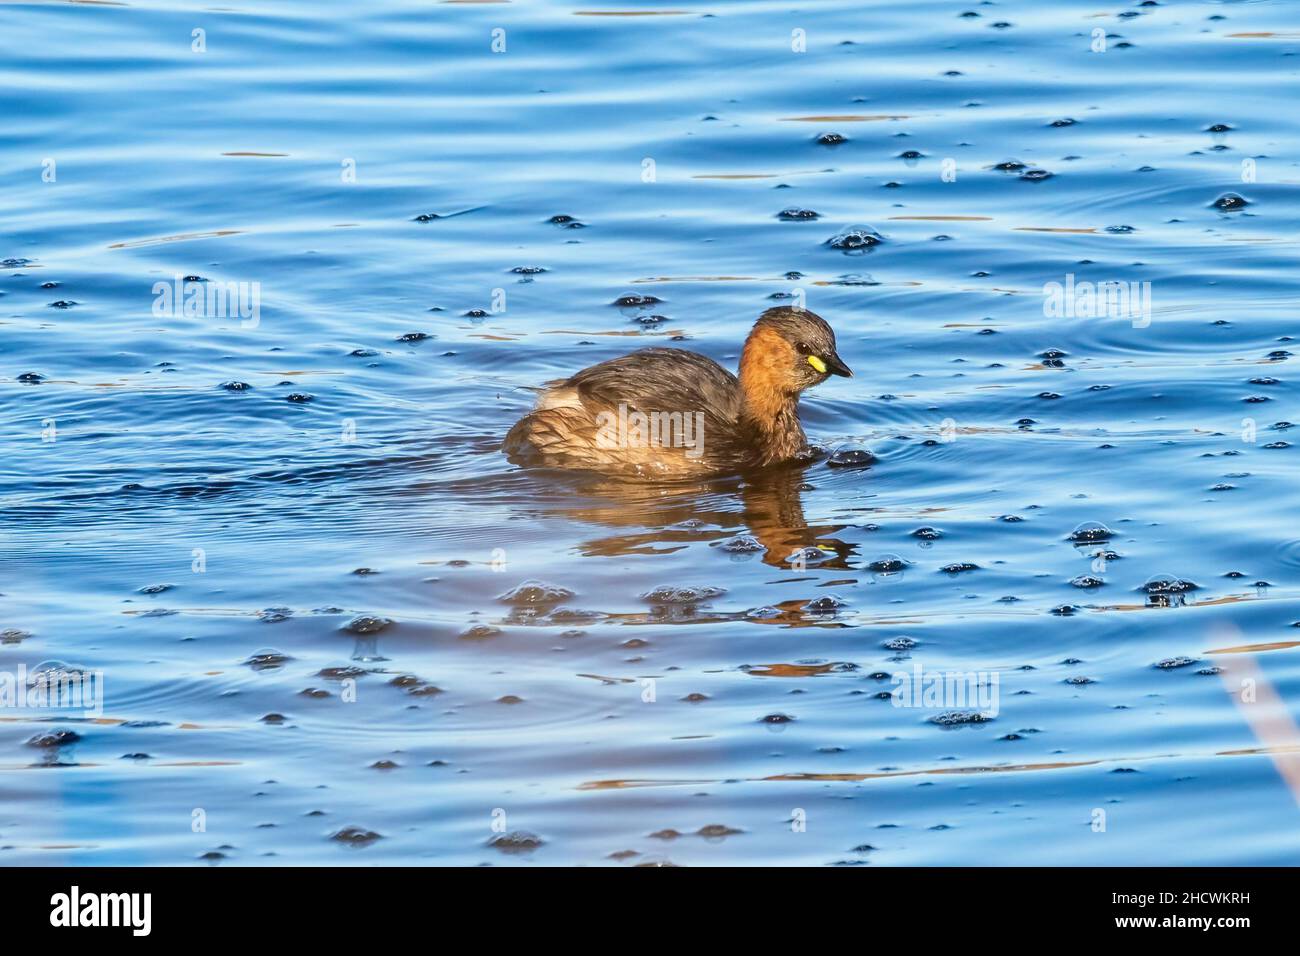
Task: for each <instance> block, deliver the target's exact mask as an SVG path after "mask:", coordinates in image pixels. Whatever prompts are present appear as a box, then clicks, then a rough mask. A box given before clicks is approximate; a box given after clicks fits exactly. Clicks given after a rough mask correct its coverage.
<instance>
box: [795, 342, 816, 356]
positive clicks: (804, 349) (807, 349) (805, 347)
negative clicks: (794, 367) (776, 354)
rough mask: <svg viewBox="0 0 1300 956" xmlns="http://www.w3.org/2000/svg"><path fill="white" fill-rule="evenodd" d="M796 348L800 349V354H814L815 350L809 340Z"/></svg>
mask: <svg viewBox="0 0 1300 956" xmlns="http://www.w3.org/2000/svg"><path fill="white" fill-rule="evenodd" d="M795 348H796V349H798V350H799V354H800V355H812V352H813V350H812V346H811V345H809V344H808V343H807V342H800V343H799V344H798V345H796V346H795Z"/></svg>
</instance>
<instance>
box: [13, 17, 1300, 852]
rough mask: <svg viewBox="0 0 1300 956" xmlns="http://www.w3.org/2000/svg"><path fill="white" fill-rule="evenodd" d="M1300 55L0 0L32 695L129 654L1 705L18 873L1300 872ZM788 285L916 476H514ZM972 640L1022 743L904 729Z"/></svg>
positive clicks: (845, 392) (1061, 30)
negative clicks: (259, 869)
mask: <svg viewBox="0 0 1300 956" xmlns="http://www.w3.org/2000/svg"><path fill="white" fill-rule="evenodd" d="M1297 54H1300V6H1298V5H1296V4H1294V3H1288V2H1285V0H1272V2H1268V0H1263V2H1178V0H1162V2H1160V3H1152V2H1147V3H1138V4H1133V3H1130V2H1128V0H1121V2H1119V3H1116V4H1112V5H1110V6H1107V5H1105V4H1098V3H1096V2H1084V0H1062V2H1053V3H1041V2H1033V0H1005V2H998V3H989V2H979V0H962V2H948V0H913V2H908V3H900V2H895V0H890V2H863V0H818V2H815V3H776V2H751V0H722V2H718V3H712V4H710V3H704V4H699V3H696V2H694V0H684V2H683V3H682V4H681V5H673V6H671V7H668V6H656V5H654V4H652V3H643V2H638V0H591V2H590V3H587V2H584V0H575V2H572V3H570V2H528V0H516V2H495V3H492V2H450V3H415V2H403V0H379V2H374V3H365V4H323V5H322V4H320V3H308V2H305V0H278V2H277V0H254V2H249V3H241V2H235V3H231V4H230V5H228V6H222V7H210V6H206V5H203V4H200V3H186V2H170V0H162V2H143V3H141V2H134V0H130V2H128V0H123V2H108V0H100V2H93V3H92V2H72V3H63V2H40V3H37V2H27V3H22V2H20V3H5V4H3V5H0V116H2V117H3V119H4V123H3V127H4V135H3V137H0V222H3V230H2V231H0V260H3V262H2V263H0V442H2V443H3V445H2V447H3V455H2V456H0V529H2V531H0V631H2V632H4V633H3V637H2V638H0V639H2V641H3V642H2V643H0V671H3V672H4V673H5V674H13V675H16V674H17V673H18V670H19V668H20V666H21V667H26V668H28V669H30V668H33V667H36V666H37V665H39V664H41V663H42V662H57V663H58V664H59V665H61V666H62V667H63V668H64V669H70V668H79V669H83V670H84V671H85V672H88V673H98V674H100V675H102V688H103V699H102V708H101V709H99V712H98V713H96V714H90V715H87V714H86V713H85V712H84V709H83V710H62V711H50V710H43V709H39V708H36V709H33V708H30V707H29V708H22V707H14V706H12V704H11V705H10V706H7V707H4V708H0V862H7V863H10V864H28V865H31V864H48V865H59V864H166V865H206V864H216V865H220V864H223V863H224V864H238V865H258V864H275V863H307V864H321V865H342V864H374V863H384V864H460V865H471V864H479V863H493V864H504V865H538V864H564V865H567V864H604V865H616V866H629V865H637V864H644V863H650V864H667V863H674V864H681V865H720V864H742V865H748V864H793V865H825V864H835V863H852V864H865V865H869V866H881V865H884V866H888V865H918V864H968V865H1003V864H1052V865H1058V864H1086V865H1093V864H1154V863H1161V864H1242V863H1255V864H1290V863H1296V862H1298V861H1300V827H1298V826H1297V822H1300V808H1298V806H1297V800H1298V799H1300V793H1294V792H1293V791H1292V789H1291V787H1290V786H1289V785H1288V783H1287V780H1288V779H1289V780H1292V781H1298V780H1300V769H1297V765H1296V762H1297V761H1300V757H1297V751H1300V733H1297V732H1296V730H1295V724H1294V722H1293V717H1292V716H1291V715H1292V714H1294V713H1295V712H1296V710H1297V706H1296V700H1297V697H1298V695H1300V629H1297V625H1298V624H1300V585H1298V581H1297V579H1298V577H1300V530H1298V528H1297V522H1296V518H1297V515H1300V484H1298V482H1297V478H1298V477H1300V468H1298V466H1297V458H1296V455H1297V449H1296V447H1294V446H1295V444H1296V440H1295V435H1296V434H1297V432H1296V431H1295V430H1294V429H1293V428H1291V426H1290V425H1289V424H1288V423H1289V422H1290V421H1300V407H1298V406H1297V395H1298V394H1300V392H1298V384H1297V383H1298V381H1300V378H1298V376H1297V373H1296V365H1297V362H1300V358H1297V357H1296V356H1294V355H1292V353H1300V347H1298V345H1300V341H1298V338H1300V321H1297V314H1296V302H1297V293H1298V291H1300V271H1298V270H1297V258H1296V253H1297V222H1298V221H1300V219H1298V214H1300V192H1298V191H1297V188H1296V187H1297V185H1298V184H1300V168H1298V167H1297V162H1300V157H1298V150H1300V113H1297V111H1296V110H1295V108H1294V104H1295V102H1296V95H1297V91H1298V86H1300V84H1298V82H1297V80H1298V73H1297V68H1298V67H1300V58H1298V56H1297ZM999 165H1001V166H1003V167H1004V168H1001V169H999V168H996V167H998V166H999ZM1225 197H1238V198H1239V199H1240V200H1241V202H1238V201H1237V199H1233V198H1226V199H1225ZM1221 200H1222V201H1221ZM1216 201H1220V202H1219V204H1218V205H1217V206H1216ZM787 209H799V210H807V211H811V212H813V213H816V214H817V216H816V218H808V217H805V218H802V219H799V220H797V221H786V220H784V219H782V218H780V217H779V213H781V212H782V211H783V210H787ZM557 217H559V218H557ZM854 229H858V230H871V231H873V232H874V233H875V234H877V235H878V236H879V237H880V238H881V240H882V241H880V242H879V243H877V244H874V245H872V246H870V247H869V248H865V249H849V250H841V249H837V248H835V247H834V246H833V245H831V244H829V243H828V241H829V240H831V239H832V238H833V237H835V236H837V235H840V234H842V233H844V232H845V231H846V230H847V231H852V230H854ZM186 277H192V280H191V282H190V284H189V286H188V288H199V289H207V288H208V287H217V286H220V287H221V288H222V289H233V290H234V296H235V297H234V299H233V300H232V301H231V302H228V303H226V305H225V306H224V307H222V308H215V307H209V306H208V305H207V304H206V302H205V304H204V306H203V307H202V308H198V309H195V310H193V311H189V312H187V311H186V309H185V307H184V301H183V300H184V298H185V290H186V288H187V286H186V284H185V279H186ZM177 283H180V288H181V290H182V296H181V301H180V303H179V304H177V302H175V301H169V300H167V299H165V298H164V297H165V296H166V295H167V294H168V293H167V292H164V291H161V290H162V289H172V288H175V287H176V284H177ZM1053 283H1056V284H1059V285H1060V286H1061V287H1062V288H1065V287H1066V285H1067V284H1069V285H1070V286H1071V287H1072V288H1074V289H1076V290H1077V289H1078V288H1080V285H1079V284H1081V283H1094V284H1096V283H1124V287H1125V288H1126V289H1130V288H1131V289H1133V290H1136V295H1137V296H1138V298H1137V301H1138V302H1141V301H1142V298H1141V297H1142V295H1143V294H1146V295H1149V308H1148V309H1145V310H1139V312H1138V313H1135V314H1128V313H1123V314H1117V313H1116V312H1115V311H1114V310H1102V314H1100V315H1096V314H1079V312H1078V310H1072V314H1068V315H1065V314H1060V313H1059V312H1057V311H1056V310H1054V309H1053V308H1052V306H1051V302H1050V295H1045V289H1048V290H1049V291H1050V287H1051V285H1052V284H1053ZM228 284H229V285H228ZM1130 284H1131V285H1130ZM1146 284H1149V285H1146ZM240 295H243V296H245V298H244V299H243V300H242V303H243V304H244V305H245V306H246V308H245V309H244V311H243V312H242V313H241V312H240V310H239V308H238V306H239V304H240V303H241V300H240V298H239V297H240ZM625 295H642V296H653V297H655V298H656V299H658V300H660V301H659V302H657V303H653V304H650V305H646V306H642V307H629V308H620V307H618V306H615V305H612V304H611V303H613V302H614V301H615V300H616V299H618V298H619V297H621V296H625ZM792 302H793V303H799V304H803V305H806V307H807V308H809V309H812V310H814V311H815V312H817V313H818V314H820V315H822V316H824V317H825V318H826V319H827V320H828V321H829V322H830V323H831V324H832V325H833V326H834V328H835V329H836V331H837V333H838V337H839V344H840V353H841V355H842V356H843V358H844V359H845V361H846V362H847V363H848V364H849V365H850V366H851V367H852V368H853V369H854V371H855V377H854V378H852V379H850V380H845V379H838V378H837V379H832V380H831V381H829V382H828V383H826V384H825V385H823V386H820V387H819V388H817V389H816V390H814V391H812V392H810V393H808V394H807V395H806V396H805V398H804V401H803V404H802V413H803V418H804V422H805V426H806V428H807V430H808V432H809V435H810V437H812V438H813V439H814V440H815V441H817V442H818V443H819V444H820V445H821V446H823V447H824V448H825V449H826V450H827V451H835V450H839V451H842V452H843V451H854V450H857V451H864V450H869V451H870V452H871V453H872V454H873V455H874V456H875V461H874V463H873V464H870V465H867V466H862V465H858V466H855V467H835V466H834V465H833V464H832V463H831V462H828V461H826V460H821V461H819V462H817V463H815V464H813V465H811V466H809V467H808V468H807V469H806V471H804V472H803V473H801V474H796V475H794V476H792V477H791V476H786V477H785V478H782V479H775V478H774V479H771V480H766V479H761V478H758V479H755V478H749V479H745V480H741V479H739V478H726V479H722V480H719V481H716V482H708V483H702V484H698V485H690V486H678V487H666V486H653V485H641V486H632V485H628V484H625V483H617V482H612V481H593V480H590V479H584V478H581V477H579V476H574V475H565V474H560V473H556V472H547V471H528V470H522V469H520V468H517V467H515V466H514V465H512V464H510V463H508V462H507V461H506V460H505V458H504V457H503V456H502V455H501V453H500V450H499V446H500V442H501V439H502V437H503V435H504V434H505V432H506V431H507V429H508V428H509V427H510V425H511V424H512V423H513V422H514V421H515V420H516V419H517V418H518V417H519V416H520V415H521V414H523V413H524V412H525V411H526V410H527V409H528V408H529V406H530V405H531V403H532V401H533V397H534V394H533V392H532V391H530V389H532V388H535V387H537V386H540V385H542V384H543V383H545V382H547V381H549V380H552V379H556V378H562V377H565V376H567V375H569V374H571V373H572V372H574V371H576V370H577V369H579V368H582V367H583V366H585V365H588V364H591V363H593V362H596V361H599V360H602V359H606V358H611V357H613V356H616V355H621V354H623V353H625V352H627V351H630V350H631V349H634V348H637V347H641V346H645V345H670V346H673V347H682V348H691V349H695V350H698V351H700V352H703V353H705V354H707V355H709V356H711V357H713V358H715V359H717V360H718V361H719V362H721V363H723V364H724V365H727V366H728V367H731V368H734V367H735V362H736V360H737V357H738V355H739V350H740V346H741V343H742V342H743V340H744V337H745V335H746V333H747V332H748V330H749V327H750V326H751V324H752V323H753V321H754V319H755V318H756V317H757V315H758V314H759V313H760V312H761V311H762V310H764V309H765V308H768V307H769V306H772V305H778V304H789V303H792ZM254 306H255V307H254ZM1061 353H1063V354H1061ZM1088 522H1095V523H1099V524H1101V525H1104V526H1105V528H1106V529H1107V530H1108V531H1109V535H1106V534H1101V535H1100V536H1094V537H1091V538H1090V537H1089V536H1088V535H1087V534H1084V535H1082V536H1081V537H1082V539H1081V540H1071V534H1072V532H1074V531H1075V530H1076V528H1078V527H1079V526H1080V525H1085V527H1084V529H1083V530H1084V531H1085V532H1086V531H1087V530H1088V529H1089V528H1091V527H1093V526H1092V525H1087V524H1085V523H1088ZM923 529H931V530H930V531H924V530H923ZM918 531H922V533H921V534H920V535H918V534H917V532H918ZM808 549H812V550H808ZM800 552H803V558H802V559H800V558H798V557H797V556H796V557H792V556H794V555H797V554H798V553H800ZM968 566H969V567H968ZM945 569H948V570H945ZM1153 579H1155V582H1157V583H1152V581H1153ZM1159 581H1164V582H1166V583H1165V584H1160V583H1158V582H1159ZM525 582H541V583H543V584H545V585H547V586H548V588H549V590H547V589H541V590H538V589H534V590H528V591H524V592H518V591H515V590H514V589H516V588H517V587H518V586H519V585H521V584H524V583H525ZM1169 582H1182V584H1181V586H1180V585H1177V584H1176V583H1175V584H1173V585H1171V584H1170V583H1169ZM1148 585H1149V587H1148ZM1191 585H1194V586H1195V587H1194V588H1193V587H1190V586H1191ZM657 589H669V590H667V591H664V590H657ZM682 589H691V590H686V591H684V592H683V591H682ZM1151 591H1154V592H1155V593H1149V592H1151ZM674 592H675V593H674ZM826 599H833V600H826ZM367 616H368V617H372V618H375V619H376V621H374V622H372V623H371V624H370V625H369V626H367V625H366V624H365V623H364V622H363V623H361V624H356V623H355V622H356V619H358V618H364V617H367ZM358 631H360V632H367V631H368V632H369V633H358ZM917 667H919V668H921V670H920V671H917V670H916V668H917ZM949 672H951V673H953V674H958V675H967V676H968V677H969V679H970V681H971V683H970V684H969V686H970V687H971V688H976V687H977V686H983V687H984V688H985V689H989V688H995V689H996V691H997V694H996V698H995V700H996V707H994V708H992V710H993V711H995V713H991V714H990V713H986V714H984V715H983V716H985V717H988V716H991V719H986V720H980V719H974V718H973V716H972V715H973V714H977V713H978V708H972V707H971V706H963V705H961V702H960V701H955V700H954V699H953V698H952V697H951V696H941V697H939V698H936V699H934V700H931V701H928V702H927V701H926V700H920V701H911V703H913V704H915V706H897V705H898V704H901V703H907V702H908V701H905V700H903V695H902V690H903V688H904V687H906V686H908V685H907V683H906V681H907V680H913V679H915V675H916V674H918V673H920V674H925V673H931V674H936V673H937V674H941V675H942V674H945V673H949ZM0 690H3V687H0ZM59 731H65V732H66V733H64V734H62V735H59V733H58V732H59ZM51 735H53V736H51Z"/></svg>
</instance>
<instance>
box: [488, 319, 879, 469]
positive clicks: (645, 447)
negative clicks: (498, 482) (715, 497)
mask: <svg viewBox="0 0 1300 956" xmlns="http://www.w3.org/2000/svg"><path fill="white" fill-rule="evenodd" d="M852 374H853V373H852V372H850V371H849V368H848V366H846V365H845V364H844V363H843V362H842V361H841V360H840V357H839V355H837V354H836V352H835V332H834V331H833V330H832V329H831V327H830V326H829V325H827V324H826V322H825V320H823V319H822V318H821V317H820V316H818V315H814V314H813V313H812V312H809V311H807V310H805V309H795V308H790V307H788V306H787V307H783V308H777V309H768V310H767V311H766V312H764V313H763V314H762V315H761V316H759V318H758V321H757V322H756V323H755V324H754V328H753V330H752V331H751V332H750V333H749V338H747V339H746V340H745V347H744V349H743V351H742V352H741V354H740V376H739V378H737V376H735V375H732V374H731V373H730V372H728V371H727V370H726V369H724V368H723V367H722V366H721V365H719V364H718V363H717V362H715V361H713V360H712V359H709V358H705V357H704V356H703V355H700V354H698V353H696V352H688V351H686V350H684V349H665V348H649V349H641V350H640V351H637V352H632V353H631V354H628V355H623V356H620V357H619V358H615V359H610V360H609V361H607V362H601V363H600V364H598V365H593V366H591V367H590V368H585V369H583V370H582V371H581V372H579V373H578V374H576V375H574V376H573V377H571V378H569V379H567V380H565V381H563V382H559V383H557V384H555V385H553V386H551V387H550V388H548V389H547V390H546V391H544V392H543V393H542V394H541V396H540V397H539V398H538V401H537V405H536V407H535V408H534V409H533V410H532V411H531V412H529V413H528V414H527V415H525V416H524V417H523V418H521V419H520V420H519V421H518V422H516V423H515V426H514V427H513V428H511V429H510V433H509V434H508V435H506V440H505V444H504V451H505V452H506V454H507V455H508V456H509V457H510V460H511V461H513V462H515V463H516V464H522V465H545V466H550V467H555V468H576V469H583V470H588V471H598V472H604V473H607V474H618V475H623V476H626V477H632V478H643V479H650V480H653V479H675V478H697V477H702V476H706V475H717V474H729V473H736V472H741V471H746V470H748V469H751V468H758V467H764V466H767V465H772V464H776V463H778V462H782V461H789V460H790V459H792V458H795V457H796V456H798V455H799V454H800V452H802V451H803V450H804V449H805V448H806V447H807V440H806V439H805V437H804V432H803V426H802V425H800V423H799V413H798V407H799V394H800V393H801V392H802V391H803V390H804V389H806V388H810V387H811V386H813V385H819V384H821V383H822V382H824V381H826V379H827V378H829V377H830V376H831V375H844V376H850V375H852Z"/></svg>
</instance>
